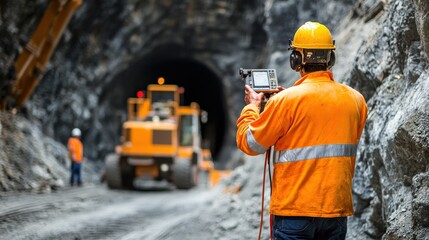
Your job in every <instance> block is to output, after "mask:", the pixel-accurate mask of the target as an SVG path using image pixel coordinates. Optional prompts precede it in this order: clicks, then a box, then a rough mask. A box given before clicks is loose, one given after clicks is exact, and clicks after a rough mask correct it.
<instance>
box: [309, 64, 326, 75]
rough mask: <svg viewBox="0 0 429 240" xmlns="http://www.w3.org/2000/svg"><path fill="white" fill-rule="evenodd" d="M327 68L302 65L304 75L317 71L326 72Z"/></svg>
mask: <svg viewBox="0 0 429 240" xmlns="http://www.w3.org/2000/svg"><path fill="white" fill-rule="evenodd" d="M326 70H328V66H326V64H311V63H307V64H305V65H304V71H305V72H306V73H311V72H317V71H326Z"/></svg>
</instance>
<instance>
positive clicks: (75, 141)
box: [67, 137, 83, 163]
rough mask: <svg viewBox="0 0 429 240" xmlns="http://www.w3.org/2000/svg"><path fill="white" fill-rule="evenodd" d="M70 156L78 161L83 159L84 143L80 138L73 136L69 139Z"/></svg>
mask: <svg viewBox="0 0 429 240" xmlns="http://www.w3.org/2000/svg"><path fill="white" fill-rule="evenodd" d="M67 145H68V149H69V157H70V158H71V160H72V161H74V162H76V163H80V162H82V159H83V144H82V142H81V141H80V140H79V138H76V137H71V138H69V141H68V144H67Z"/></svg>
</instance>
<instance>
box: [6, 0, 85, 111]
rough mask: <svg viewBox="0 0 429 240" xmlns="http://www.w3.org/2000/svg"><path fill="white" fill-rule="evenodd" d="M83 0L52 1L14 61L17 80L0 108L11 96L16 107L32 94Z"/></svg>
mask: <svg viewBox="0 0 429 240" xmlns="http://www.w3.org/2000/svg"><path fill="white" fill-rule="evenodd" d="M81 4H82V0H51V2H50V4H49V6H48V8H47V9H46V11H45V14H44V15H43V18H42V20H41V21H40V23H39V25H38V27H37V29H36V31H34V33H33V35H32V36H31V39H30V41H29V42H28V43H27V45H26V46H25V48H24V49H23V51H22V52H21V54H20V55H19V56H18V59H17V61H16V64H15V70H16V80H15V81H14V83H13V85H12V87H11V89H10V91H9V93H8V96H7V97H5V98H4V99H0V109H1V110H5V109H6V106H7V105H8V99H10V97H12V99H13V100H14V101H15V105H16V107H22V106H23V105H24V103H25V102H26V101H27V99H28V98H29V97H30V96H31V94H32V93H33V91H34V88H35V87H36V86H37V84H38V83H39V81H40V78H41V76H42V75H43V73H44V71H45V68H46V64H47V63H48V61H49V59H50V58H51V56H52V53H53V51H54V49H55V47H56V46H57V44H58V42H59V40H60V39H61V36H62V34H63V32H64V29H65V27H66V26H67V24H68V23H69V21H70V19H71V17H72V16H73V14H74V13H75V11H76V10H77V9H78V8H79V7H80V5H81Z"/></svg>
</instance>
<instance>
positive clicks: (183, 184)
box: [173, 158, 197, 189]
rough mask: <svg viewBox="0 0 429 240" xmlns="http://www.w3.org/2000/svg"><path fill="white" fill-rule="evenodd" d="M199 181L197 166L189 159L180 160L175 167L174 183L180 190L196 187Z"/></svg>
mask: <svg viewBox="0 0 429 240" xmlns="http://www.w3.org/2000/svg"><path fill="white" fill-rule="evenodd" d="M196 179H197V171H196V165H192V163H191V161H190V160H188V159H183V158H178V159H176V161H175V162H174V165H173V182H174V184H175V185H176V187H177V188H179V189H189V188H192V187H193V186H195V184H196Z"/></svg>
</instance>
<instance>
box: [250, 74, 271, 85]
mask: <svg viewBox="0 0 429 240" xmlns="http://www.w3.org/2000/svg"><path fill="white" fill-rule="evenodd" d="M253 81H254V85H255V87H257V88H258V87H269V86H270V82H269V79H268V74H267V72H253Z"/></svg>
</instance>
